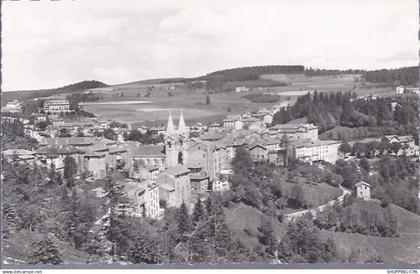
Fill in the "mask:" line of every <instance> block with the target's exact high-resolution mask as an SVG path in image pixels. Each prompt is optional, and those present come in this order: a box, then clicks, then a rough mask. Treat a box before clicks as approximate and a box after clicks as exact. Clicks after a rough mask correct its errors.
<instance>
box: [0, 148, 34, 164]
mask: <svg viewBox="0 0 420 274" xmlns="http://www.w3.org/2000/svg"><path fill="white" fill-rule="evenodd" d="M1 154H2V155H3V157H4V159H5V160H6V161H13V159H14V158H15V157H16V160H17V161H19V162H21V163H31V164H32V163H33V162H34V161H35V153H34V152H33V151H30V150H26V149H6V150H4V151H2V153H1Z"/></svg>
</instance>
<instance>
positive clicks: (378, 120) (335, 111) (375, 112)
mask: <svg viewBox="0 0 420 274" xmlns="http://www.w3.org/2000/svg"><path fill="white" fill-rule="evenodd" d="M302 117H306V118H307V119H308V122H310V123H314V124H315V125H317V126H318V127H319V132H320V133H323V132H325V131H327V130H330V129H333V128H334V127H336V126H343V127H347V128H358V127H367V128H371V129H373V130H375V131H378V130H380V133H382V134H400V135H413V136H414V137H415V139H416V140H418V137H417V136H418V135H417V131H416V125H417V122H418V109H417V98H416V97H415V96H404V97H398V98H389V97H384V98H360V99H357V96H356V94H355V93H351V92H346V93H341V92H337V93H319V92H316V91H315V92H314V93H313V94H310V93H308V94H306V95H303V96H300V97H299V98H298V99H297V101H296V103H295V104H294V105H293V106H291V107H287V108H286V107H285V108H282V109H280V111H278V112H277V113H275V115H274V117H273V122H272V125H275V124H285V123H287V122H289V121H291V120H293V119H296V118H302ZM378 128H379V129H378ZM340 139H341V140H346V139H348V138H347V136H340Z"/></svg>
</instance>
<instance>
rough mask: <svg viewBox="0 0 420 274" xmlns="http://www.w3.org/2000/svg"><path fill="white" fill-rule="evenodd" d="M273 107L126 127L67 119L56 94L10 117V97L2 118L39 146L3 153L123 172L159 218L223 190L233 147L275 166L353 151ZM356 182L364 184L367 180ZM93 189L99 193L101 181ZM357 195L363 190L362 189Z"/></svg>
mask: <svg viewBox="0 0 420 274" xmlns="http://www.w3.org/2000/svg"><path fill="white" fill-rule="evenodd" d="M278 109H279V108H278V107H277V108H276V107H273V108H271V109H265V108H264V109H261V110H260V111H258V112H256V113H243V114H238V115H228V116H227V117H226V118H225V119H224V120H223V121H221V122H220V123H212V124H210V125H209V126H205V125H203V124H201V123H195V124H192V125H187V124H186V122H185V120H184V117H183V111H182V110H173V111H171V110H169V111H168V120H167V125H166V127H150V128H148V127H145V126H141V127H139V128H136V129H132V128H131V126H129V125H126V124H122V123H118V122H115V121H110V120H105V119H101V118H98V117H93V118H88V117H78V118H76V119H74V118H72V119H66V118H65V117H66V114H69V113H71V112H72V110H71V109H70V105H69V101H68V100H66V99H65V98H63V97H61V98H60V97H57V96H54V97H51V98H46V99H45V102H44V104H43V108H42V109H39V110H38V112H36V113H33V114H32V115H31V120H32V121H30V120H29V119H22V118H16V116H15V115H13V114H16V113H19V112H20V111H21V104H20V102H18V101H13V102H10V103H8V104H7V105H6V107H5V108H3V109H2V114H3V116H2V122H3V121H14V120H19V121H20V122H22V123H23V124H24V127H25V134H26V135H27V136H28V137H30V138H34V139H36V140H37V141H38V143H39V148H38V149H37V150H25V149H15V148H9V149H6V150H3V151H2V155H3V157H4V159H6V160H8V161H12V160H18V161H19V162H24V163H28V164H33V163H36V164H37V165H40V166H45V167H48V168H54V169H55V170H56V171H58V172H59V173H61V174H62V175H63V174H64V170H65V163H66V161H67V160H68V158H69V157H70V158H72V159H74V162H75V164H76V167H77V168H76V171H75V173H74V179H80V178H83V179H84V180H85V181H86V182H91V183H92V184H93V182H94V181H97V180H103V179H104V178H106V176H107V175H109V174H110V173H113V172H119V173H121V174H124V175H123V178H120V179H119V181H118V184H119V185H121V186H123V189H124V193H125V195H126V197H127V198H128V200H129V203H128V208H129V212H130V214H132V215H133V216H136V217H147V218H151V219H160V218H162V217H163V215H164V211H165V209H166V208H171V207H175V208H179V207H180V206H181V204H183V203H184V204H185V205H187V207H188V208H189V209H190V210H192V208H193V206H194V203H195V201H197V199H201V200H205V199H206V197H207V196H208V194H209V193H210V192H223V191H226V190H229V189H230V179H231V176H232V175H233V171H232V166H231V162H232V160H233V159H234V157H235V151H236V149H237V148H238V147H242V148H245V149H246V150H247V151H249V153H250V155H251V157H252V160H253V161H255V162H266V163H270V164H274V165H278V166H285V165H286V163H287V161H290V160H299V161H302V162H306V163H309V164H315V165H320V166H322V163H332V164H334V163H335V162H336V161H337V160H339V159H349V158H351V156H349V153H346V152H345V151H344V152H343V150H342V149H340V146H341V144H342V143H343V141H336V140H320V139H319V134H318V127H317V126H316V125H314V124H310V123H304V124H277V125H274V126H271V124H272V120H273V115H274V114H275V113H276V112H277V111H278ZM174 118H177V119H176V121H177V122H174ZM109 129H112V133H113V134H114V135H113V137H114V138H112V139H111V138H107V136H106V134H105V135H104V132H105V131H107V130H109ZM132 131H136V132H140V133H141V134H146V133H147V134H150V135H152V136H155V137H156V138H157V140H158V141H156V142H155V143H153V144H143V143H141V142H139V141H130V140H127V139H128V138H127V136H129V134H130V132H132ZM158 137H159V138H160V139H159V138H158ZM385 138H387V140H388V141H389V143H397V144H399V147H400V148H401V149H400V150H398V151H397V152H396V155H402V154H404V155H406V156H409V157H416V156H418V147H417V146H416V145H415V142H414V138H413V137H412V136H397V135H387V136H385ZM159 140H160V141H159ZM372 141H377V142H381V138H376V139H375V138H366V139H361V140H357V143H368V142H372ZM354 143H356V141H353V142H351V143H350V144H351V145H353V144H354ZM367 185H368V184H367ZM356 186H361V187H364V188H366V183H363V182H360V183H359V184H358V185H356ZM92 191H93V192H95V195H98V196H101V195H103V189H102V187H101V186H98V187H97V188H95V189H92ZM358 191H359V189H358ZM360 191H362V190H360ZM357 195H358V196H360V197H361V198H366V193H365V191H362V192H360V195H359V192H357Z"/></svg>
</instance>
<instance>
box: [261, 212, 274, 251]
mask: <svg viewBox="0 0 420 274" xmlns="http://www.w3.org/2000/svg"><path fill="white" fill-rule="evenodd" d="M258 229H259V230H260V232H261V234H262V236H261V237H260V241H261V243H262V244H264V245H265V246H266V251H267V253H268V254H270V255H271V256H274V252H275V251H276V249H277V237H276V234H275V233H274V229H273V225H272V223H271V221H270V220H269V219H268V218H267V217H265V218H262V220H261V224H260V227H259V228H258Z"/></svg>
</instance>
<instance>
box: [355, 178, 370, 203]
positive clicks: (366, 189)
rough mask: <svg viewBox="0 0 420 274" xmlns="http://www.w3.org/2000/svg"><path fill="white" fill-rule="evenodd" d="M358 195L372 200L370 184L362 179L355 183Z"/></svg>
mask: <svg viewBox="0 0 420 274" xmlns="http://www.w3.org/2000/svg"><path fill="white" fill-rule="evenodd" d="M355 187H356V194H357V197H358V198H360V199H363V200H366V201H369V200H370V188H371V186H370V184H368V183H366V182H363V181H360V182H358V183H357V184H355Z"/></svg>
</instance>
